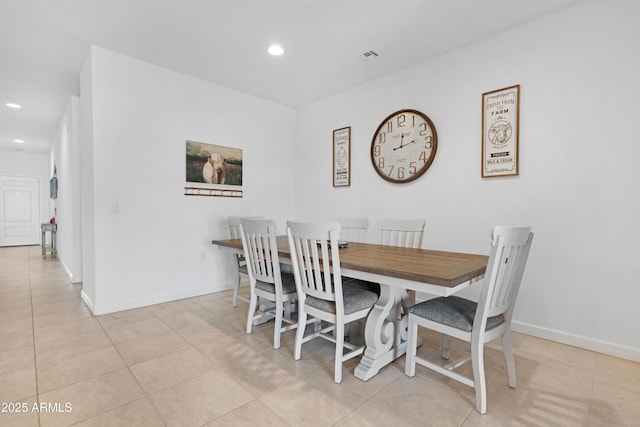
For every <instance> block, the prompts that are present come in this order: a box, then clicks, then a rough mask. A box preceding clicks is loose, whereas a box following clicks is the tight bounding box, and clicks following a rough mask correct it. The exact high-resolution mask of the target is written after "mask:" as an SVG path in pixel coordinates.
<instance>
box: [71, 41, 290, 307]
mask: <svg viewBox="0 0 640 427" xmlns="http://www.w3.org/2000/svg"><path fill="white" fill-rule="evenodd" d="M81 79H82V84H81V90H82V93H81V96H82V98H83V101H82V120H83V124H82V129H83V130H82V141H83V142H82V144H83V146H84V145H85V144H89V145H90V147H88V148H87V149H85V148H83V160H82V161H83V162H85V163H86V164H84V165H82V167H83V170H84V171H83V172H82V175H83V180H88V181H89V182H87V183H86V185H85V184H83V185H85V188H83V215H86V216H88V217H89V218H87V219H86V221H84V224H85V230H86V227H87V226H88V224H91V223H92V228H93V231H92V232H91V233H87V232H86V231H85V232H84V233H83V234H84V235H85V246H87V247H88V249H87V250H85V253H84V257H85V258H87V257H89V259H88V260H87V262H86V263H85V269H84V276H85V277H84V282H85V284H84V287H85V293H84V295H83V297H84V298H85V301H87V302H88V304H89V305H90V306H91V307H92V309H93V312H94V313H95V314H101V313H106V312H112V311H118V310H122V309H126V308H131V307H136V306H143V305H148V304H152V303H156V302H163V301H168V300H173V299H177V298H182V297H187V296H192V295H198V294H203V293H207V292H213V291H218V290H222V289H225V288H228V287H230V286H231V283H232V281H233V275H232V269H233V267H232V263H230V262H229V261H230V255H229V254H228V253H225V252H223V251H220V250H219V249H217V248H215V247H213V245H211V243H210V242H211V240H212V239H213V238H227V237H228V229H227V224H226V218H227V216H229V215H264V216H267V217H270V218H273V219H274V220H276V221H277V222H278V223H280V224H282V227H283V229H282V231H283V232H284V222H285V220H286V219H288V218H289V217H290V215H291V213H292V212H293V199H292V197H291V196H292V194H293V179H292V178H293V176H292V171H291V164H292V163H293V160H294V157H293V147H294V133H295V112H294V111H293V110H292V109H290V108H288V107H284V106H281V105H277V104H273V103H271V102H267V101H264V100H261V99H259V98H255V97H252V96H249V95H246V94H242V93H239V92H236V91H233V90H230V89H227V88H224V87H221V86H217V85H213V84H210V83H206V82H204V81H201V80H198V79H195V78H192V77H188V76H185V75H182V74H178V73H175V72H172V71H169V70H167V69H163V68H160V67H157V66H154V65H151V64H148V63H145V62H142V61H139V60H136V59H132V58H129V57H125V56H122V55H119V54H116V53H113V52H110V51H107V50H104V49H101V48H96V47H94V48H92V49H91V52H90V54H89V55H88V57H87V62H86V63H85V67H84V69H83V72H82V75H81ZM85 120H89V121H90V122H91V123H90V124H85V123H84V121H85ZM186 140H193V141H200V142H205V143H210V144H218V145H225V146H231V147H237V148H241V149H243V157H244V158H243V161H244V164H243V172H244V174H243V183H244V190H245V193H244V197H243V198H225V197H193V196H185V195H184V186H185V142H186ZM90 167H91V168H92V169H91V170H89V169H90ZM85 196H88V197H87V198H86V199H85ZM85 207H86V213H85ZM87 267H88V268H87Z"/></svg>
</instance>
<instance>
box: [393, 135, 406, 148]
mask: <svg viewBox="0 0 640 427" xmlns="http://www.w3.org/2000/svg"><path fill="white" fill-rule="evenodd" d="M402 141H404V135H400V145H399V146H397V147H394V148H393V151H396V150H397V149H398V148H402V147H404V145H402Z"/></svg>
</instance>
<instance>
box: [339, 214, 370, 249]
mask: <svg viewBox="0 0 640 427" xmlns="http://www.w3.org/2000/svg"><path fill="white" fill-rule="evenodd" d="M334 221H335V222H337V223H338V224H340V239H341V240H344V241H347V242H360V243H365V242H366V241H367V231H368V230H369V220H368V219H367V218H335V219H334Z"/></svg>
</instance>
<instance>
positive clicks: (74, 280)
mask: <svg viewBox="0 0 640 427" xmlns="http://www.w3.org/2000/svg"><path fill="white" fill-rule="evenodd" d="M59 262H60V265H61V266H62V270H63V271H64V274H65V275H66V276H67V278H68V279H69V281H70V282H71V283H74V284H77V283H82V278H81V277H77V276H74V274H73V273H72V272H71V270H70V269H69V267H67V264H65V263H64V261H62V260H59Z"/></svg>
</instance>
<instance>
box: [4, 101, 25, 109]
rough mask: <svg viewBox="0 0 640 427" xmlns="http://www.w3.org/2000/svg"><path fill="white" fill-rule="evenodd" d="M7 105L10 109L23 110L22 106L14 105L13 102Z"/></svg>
mask: <svg viewBox="0 0 640 427" xmlns="http://www.w3.org/2000/svg"><path fill="white" fill-rule="evenodd" d="M5 105H6V106H7V107H9V108H22V105H20V104H14V103H13V102H7V103H6V104H5Z"/></svg>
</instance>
